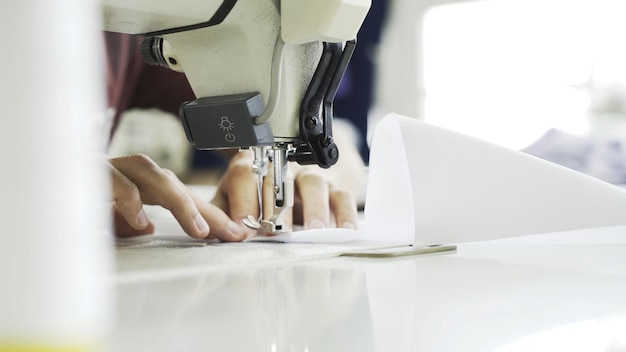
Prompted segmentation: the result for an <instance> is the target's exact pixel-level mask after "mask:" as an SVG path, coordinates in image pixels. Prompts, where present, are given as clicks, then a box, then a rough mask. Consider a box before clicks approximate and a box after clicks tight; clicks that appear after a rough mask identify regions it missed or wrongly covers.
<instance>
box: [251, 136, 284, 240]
mask: <svg viewBox="0 0 626 352" xmlns="http://www.w3.org/2000/svg"><path fill="white" fill-rule="evenodd" d="M252 149H253V151H254V161H253V162H252V172H254V173H255V174H256V175H257V194H258V198H259V218H258V219H256V218H255V217H254V216H252V215H249V216H248V218H247V219H244V220H243V223H244V224H245V225H246V226H248V227H249V228H251V229H253V230H256V231H257V232H258V233H260V234H273V235H276V234H279V233H281V232H285V231H287V230H288V229H285V228H284V220H283V218H284V216H285V213H286V211H287V210H288V209H289V208H291V207H293V200H294V187H293V182H292V181H289V180H287V147H286V146H282V145H281V146H277V147H271V148H270V147H254V148H252ZM268 161H271V162H272V165H273V168H274V197H273V198H274V200H273V206H272V210H273V211H272V216H271V217H270V218H269V220H265V219H263V179H264V177H265V176H266V175H267V167H268Z"/></svg>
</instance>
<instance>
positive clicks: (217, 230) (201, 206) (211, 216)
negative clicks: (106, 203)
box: [109, 154, 247, 241]
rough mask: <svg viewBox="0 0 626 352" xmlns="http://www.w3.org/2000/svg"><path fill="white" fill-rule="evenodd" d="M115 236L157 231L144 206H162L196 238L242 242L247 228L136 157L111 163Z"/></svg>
mask: <svg viewBox="0 0 626 352" xmlns="http://www.w3.org/2000/svg"><path fill="white" fill-rule="evenodd" d="M109 166H110V168H109V169H110V173H111V180H112V190H113V201H114V202H113V209H114V214H115V215H114V219H115V231H116V235H118V236H120V237H128V236H134V235H141V234H148V233H152V232H154V225H153V224H152V223H151V222H150V220H149V219H148V217H147V216H146V213H145V212H144V210H143V204H151V205H160V206H162V207H164V208H166V209H168V210H170V211H171V212H172V214H173V215H174V217H175V218H176V220H177V221H178V222H179V223H180V225H181V226H182V228H183V230H184V231H185V232H186V233H187V234H188V235H189V236H191V237H193V238H218V239H220V240H222V241H242V240H243V239H245V238H246V234H247V228H245V227H244V226H243V225H240V224H237V223H235V222H233V221H232V220H230V218H229V217H228V215H226V214H225V213H224V212H223V211H222V210H220V209H219V208H218V207H216V206H215V205H213V204H211V203H209V202H207V201H205V200H204V199H203V198H202V197H200V196H199V195H197V194H195V193H194V192H192V191H191V190H190V189H189V188H187V187H186V186H185V185H184V184H183V183H182V182H181V181H180V180H179V179H178V178H177V177H176V176H175V175H174V173H173V172H171V171H169V170H166V169H162V168H160V167H159V166H158V165H157V164H156V163H155V162H154V161H152V160H151V159H150V158H149V157H147V156H145V155H142V154H137V155H131V156H127V157H120V158H113V159H110V160H109Z"/></svg>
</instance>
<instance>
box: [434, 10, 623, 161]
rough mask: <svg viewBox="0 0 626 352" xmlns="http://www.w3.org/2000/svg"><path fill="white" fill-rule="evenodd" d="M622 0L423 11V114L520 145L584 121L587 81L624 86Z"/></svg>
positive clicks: (578, 130) (581, 129) (579, 128)
mask: <svg viewBox="0 0 626 352" xmlns="http://www.w3.org/2000/svg"><path fill="white" fill-rule="evenodd" d="M624 13H626V1H621V0H486V1H471V2H467V3H459V4H450V5H441V6H436V7H433V8H431V9H430V10H429V11H428V12H427V13H426V15H425V17H424V38H423V48H424V50H423V55H424V84H425V90H426V101H425V119H426V121H428V122H430V123H433V124H436V125H440V126H443V127H446V128H450V129H453V130H456V131H459V132H463V133H466V134H469V135H473V136H476V137H479V138H482V139H485V140H488V141H491V142H494V143H497V144H500V145H504V146H507V147H510V148H515V149H521V148H524V147H526V146H527V145H529V144H531V143H532V142H533V141H535V140H537V139H538V138H539V137H541V135H543V134H544V133H545V132H546V131H547V130H548V129H550V128H556V129H560V130H562V131H565V132H569V133H573V134H582V133H585V132H586V131H587V128H588V124H587V115H588V114H587V112H588V109H589V106H590V103H591V98H590V97H593V96H594V95H593V94H590V86H591V85H592V84H598V82H600V83H601V84H609V83H610V82H613V81H617V82H621V84H624V85H625V86H626V83H624V82H626V45H624V44H623V43H624V38H625V37H626V21H624V20H623V14H624Z"/></svg>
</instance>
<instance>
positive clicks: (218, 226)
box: [165, 170, 249, 242]
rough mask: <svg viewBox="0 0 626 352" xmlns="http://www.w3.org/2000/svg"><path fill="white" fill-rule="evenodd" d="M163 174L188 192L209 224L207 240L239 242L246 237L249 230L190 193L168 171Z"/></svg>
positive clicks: (214, 206) (217, 208)
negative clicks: (209, 229) (168, 175)
mask: <svg viewBox="0 0 626 352" xmlns="http://www.w3.org/2000/svg"><path fill="white" fill-rule="evenodd" d="M165 172H166V173H168V174H170V176H171V177H173V180H175V182H177V183H178V185H179V186H180V187H181V188H182V189H184V190H186V191H187V192H188V194H189V196H190V197H191V199H192V200H193V202H194V204H195V205H196V206H197V207H198V211H200V214H201V215H202V217H203V218H204V219H206V221H207V222H208V223H209V224H211V232H210V234H209V238H217V239H219V240H221V241H226V242H239V241H243V240H244V239H246V238H247V237H248V230H249V229H248V228H247V227H245V226H243V225H241V224H238V223H235V222H234V221H232V220H231V219H230V217H229V216H228V215H227V214H226V213H224V212H223V211H222V210H221V209H220V208H219V207H217V206H216V205H214V204H211V203H209V202H208V201H206V200H205V199H203V198H202V197H201V196H200V195H198V194H197V193H195V192H193V191H191V190H190V189H189V188H188V187H187V186H185V185H184V184H183V183H182V182H181V181H180V180H179V179H178V178H177V177H175V175H174V173H173V172H171V171H170V170H165Z"/></svg>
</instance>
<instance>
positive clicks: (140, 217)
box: [137, 209, 148, 227]
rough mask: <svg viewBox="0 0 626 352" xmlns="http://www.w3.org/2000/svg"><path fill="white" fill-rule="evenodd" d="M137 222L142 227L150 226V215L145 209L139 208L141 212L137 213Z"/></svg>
mask: <svg viewBox="0 0 626 352" xmlns="http://www.w3.org/2000/svg"><path fill="white" fill-rule="evenodd" d="M137 224H138V225H139V226H141V227H146V226H148V217H147V216H146V212H145V211H143V209H141V210H139V214H137Z"/></svg>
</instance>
